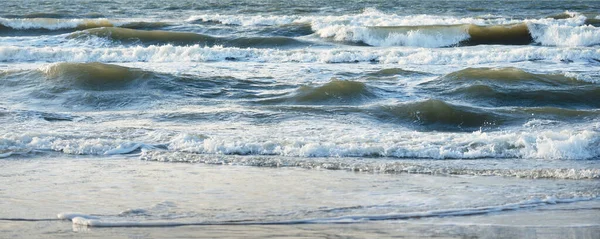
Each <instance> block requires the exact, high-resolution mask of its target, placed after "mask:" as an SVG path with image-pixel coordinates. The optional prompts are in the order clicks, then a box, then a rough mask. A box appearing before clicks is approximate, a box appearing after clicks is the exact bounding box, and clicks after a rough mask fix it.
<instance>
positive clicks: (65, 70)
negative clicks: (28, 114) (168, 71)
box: [42, 62, 151, 90]
mask: <svg viewBox="0 0 600 239" xmlns="http://www.w3.org/2000/svg"><path fill="white" fill-rule="evenodd" d="M42 72H43V73H44V76H45V78H46V79H48V80H50V81H55V82H61V83H64V84H69V85H71V86H74V87H78V88H82V89H87V90H111V89H121V88H124V87H126V86H128V85H130V84H131V83H133V82H134V81H136V80H138V79H142V78H148V77H151V76H150V75H151V73H149V72H145V71H142V70H138V69H134V68H128V67H123V66H118V65H111V64H104V63H98V62H93V63H58V64H53V65H49V66H47V67H44V68H42Z"/></svg>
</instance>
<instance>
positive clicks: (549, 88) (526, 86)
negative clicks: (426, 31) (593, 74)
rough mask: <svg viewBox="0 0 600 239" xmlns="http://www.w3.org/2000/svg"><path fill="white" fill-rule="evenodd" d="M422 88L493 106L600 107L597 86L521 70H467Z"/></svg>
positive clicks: (428, 83)
mask: <svg viewBox="0 0 600 239" xmlns="http://www.w3.org/2000/svg"><path fill="white" fill-rule="evenodd" d="M422 86H423V87H424V88H425V89H427V90H429V91H433V92H438V93H441V94H442V95H444V96H446V97H450V98H453V99H457V100H468V101H470V102H480V103H485V104H487V105H490V106H517V107H540V106H551V107H567V108H578V107H583V108H598V107H600V85H598V84H595V83H591V82H585V81H581V80H578V79H576V78H572V77H567V76H565V75H563V74H536V73H529V72H526V71H523V70H521V69H518V68H467V69H463V70H460V71H457V72H453V73H450V74H447V75H445V76H442V77H440V78H438V79H436V80H433V81H430V82H426V83H424V84H422Z"/></svg>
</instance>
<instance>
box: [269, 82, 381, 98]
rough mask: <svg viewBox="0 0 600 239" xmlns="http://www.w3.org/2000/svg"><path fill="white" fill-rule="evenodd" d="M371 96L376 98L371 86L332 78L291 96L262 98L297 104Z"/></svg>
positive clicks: (302, 88)
mask: <svg viewBox="0 0 600 239" xmlns="http://www.w3.org/2000/svg"><path fill="white" fill-rule="evenodd" d="M369 98H376V94H375V93H374V92H373V89H372V88H371V87H368V86H367V85H366V84H365V83H362V82H358V81H347V80H339V79H335V78H333V79H331V81H330V82H328V83H326V84H324V85H321V86H306V85H305V86H301V87H300V88H299V89H297V90H296V91H295V92H293V93H292V95H290V96H283V97H279V98H274V99H267V100H260V101H259V102H260V103H261V104H265V103H296V104H328V103H331V104H351V103H355V102H361V101H363V100H367V99H369Z"/></svg>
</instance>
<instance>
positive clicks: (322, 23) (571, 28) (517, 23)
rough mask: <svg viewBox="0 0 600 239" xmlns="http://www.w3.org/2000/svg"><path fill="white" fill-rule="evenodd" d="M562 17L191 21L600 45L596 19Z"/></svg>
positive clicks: (322, 32)
mask: <svg viewBox="0 0 600 239" xmlns="http://www.w3.org/2000/svg"><path fill="white" fill-rule="evenodd" d="M564 15H565V16H564V17H561V18H554V19H552V18H541V19H527V20H513V19H503V18H500V19H487V20H486V19H478V18H453V17H440V16H430V15H413V16H398V15H395V14H385V13H382V12H379V11H377V10H373V9H370V10H366V11H365V12H363V13H361V14H358V15H343V16H323V17H320V16H268V17H262V16H230V15H202V16H193V17H190V18H189V19H188V21H189V22H198V21H200V22H213V23H220V24H227V25H240V26H282V25H287V24H310V26H311V28H312V30H313V31H314V32H315V35H317V36H319V37H321V38H326V39H331V40H333V41H338V42H345V43H352V44H364V45H370V46H416V47H433V48H435V47H447V46H462V45H467V46H470V45H480V44H499V45H527V44H532V43H535V44H540V45H545V46H593V45H597V44H600V40H598V39H600V30H599V29H598V28H597V27H595V26H594V25H589V24H593V23H594V21H595V20H597V19H595V18H587V17H585V16H584V15H581V14H577V13H571V12H568V13H565V14H564Z"/></svg>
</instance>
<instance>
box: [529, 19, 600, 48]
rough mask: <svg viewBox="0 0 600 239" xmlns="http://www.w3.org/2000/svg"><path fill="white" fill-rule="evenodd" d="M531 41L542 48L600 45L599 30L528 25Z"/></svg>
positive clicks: (588, 26) (594, 28) (580, 27)
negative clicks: (542, 46)
mask: <svg viewBox="0 0 600 239" xmlns="http://www.w3.org/2000/svg"><path fill="white" fill-rule="evenodd" d="M528 27H529V32H530V33H531V36H532V37H533V39H534V40H535V41H536V42H538V43H540V44H542V45H544V46H570V47H575V46H594V45H598V44H600V28H597V27H594V26H590V25H585V26H559V25H539V24H529V25H528Z"/></svg>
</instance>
